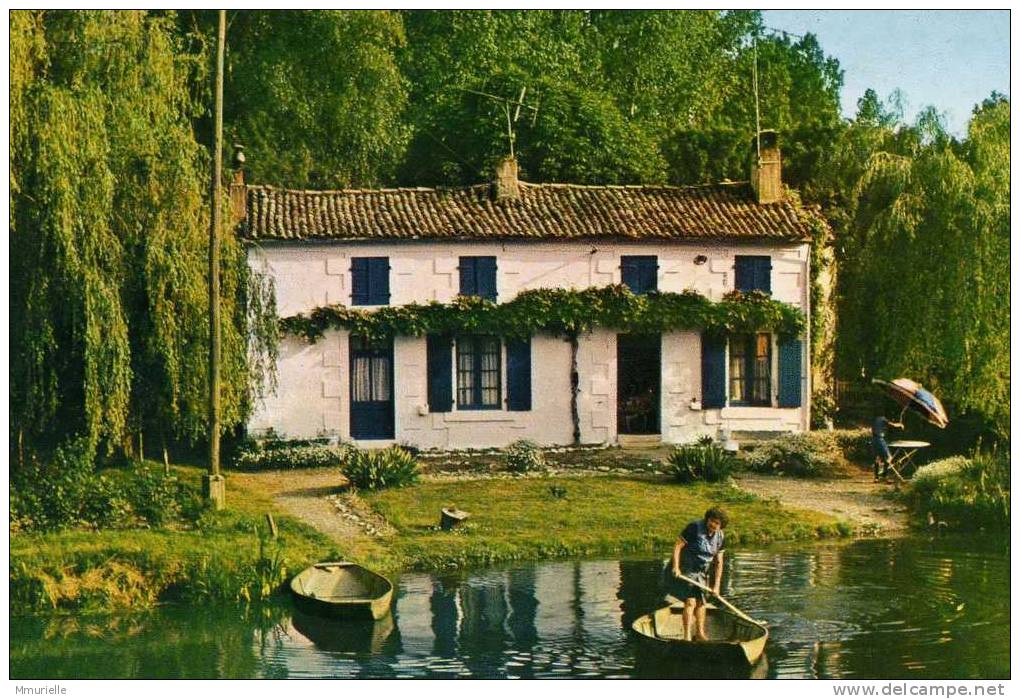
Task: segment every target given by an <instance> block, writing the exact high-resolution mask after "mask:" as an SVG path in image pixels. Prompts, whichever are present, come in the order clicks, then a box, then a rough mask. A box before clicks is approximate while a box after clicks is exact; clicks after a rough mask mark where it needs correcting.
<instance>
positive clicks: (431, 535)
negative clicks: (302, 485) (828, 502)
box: [364, 477, 851, 569]
mask: <svg viewBox="0 0 1020 699" xmlns="http://www.w3.org/2000/svg"><path fill="white" fill-rule="evenodd" d="M558 494H559V496H558ZM364 498H365V500H366V501H367V502H368V503H369V504H370V505H371V506H372V507H373V508H375V509H376V510H377V511H378V512H379V513H381V514H382V515H383V516H384V517H385V518H386V519H387V520H388V521H389V522H390V523H391V524H392V525H393V526H394V527H395V528H396V530H397V535H396V536H394V537H393V538H392V539H391V540H390V541H389V542H388V543H389V547H388V548H389V551H388V557H387V559H385V560H379V561H370V562H373V563H378V564H379V565H381V566H384V567H392V566H394V565H397V566H400V567H404V568H417V569H440V568H452V567H464V566H475V565H483V564H489V563H495V562H501V561H510V560H517V559H537V558H549V557H558V556H595V555H615V554H622V553H647V554H662V555H666V554H667V553H668V552H669V551H670V550H671V547H672V545H673V543H674V541H675V540H676V535H677V532H679V531H680V529H682V528H683V526H684V525H685V524H686V523H687V522H689V521H690V520H692V519H695V518H698V517H701V516H702V515H703V514H704V511H705V509H706V508H707V507H708V506H709V505H711V504H718V505H721V506H723V507H724V508H725V509H726V510H727V512H728V513H729V515H730V520H731V521H730V526H729V528H728V529H727V533H726V537H727V541H728V542H729V544H730V545H738V546H739V545H746V544H758V543H768V542H772V541H782V540H807V539H815V538H819V537H832V536H845V535H849V534H850V533H851V527H850V526H849V525H848V524H846V523H843V522H838V521H836V520H834V519H832V518H831V517H827V516H825V515H821V514H818V513H814V512H807V511H804V510H793V509H789V508H785V507H782V506H780V505H779V504H778V503H776V502H774V501H766V500H761V499H758V498H756V497H754V496H751V495H748V494H747V493H744V492H742V491H740V490H738V489H736V488H732V487H730V486H725V485H708V484H694V485H686V486H682V485H679V484H674V483H670V482H665V481H661V480H648V479H636V478H627V477H588V478H562V477H561V478H527V479H514V480H504V479H487V480H475V481H457V482H446V483H441V482H431V483H423V484H421V485H418V486H415V487H411V488H402V489H399V490H389V491H382V492H379V493H374V494H371V495H365V496H364ZM449 505H455V506H456V507H458V508H460V509H462V510H466V511H468V512H470V513H471V517H470V518H469V519H468V520H467V521H466V522H465V523H464V524H463V525H461V526H460V527H458V528H457V529H455V530H453V531H449V532H444V531H441V530H440V529H439V527H438V526H437V525H438V522H439V512H440V509H441V508H442V507H444V506H449Z"/></svg>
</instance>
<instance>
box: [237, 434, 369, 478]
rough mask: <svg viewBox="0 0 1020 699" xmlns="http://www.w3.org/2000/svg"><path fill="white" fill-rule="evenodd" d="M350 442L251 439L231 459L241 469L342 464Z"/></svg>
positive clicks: (348, 454) (348, 456) (256, 469)
mask: <svg viewBox="0 0 1020 699" xmlns="http://www.w3.org/2000/svg"><path fill="white" fill-rule="evenodd" d="M354 448H355V447H354V445H352V444H349V443H347V442H340V443H336V444H334V443H330V442H329V441H328V440H324V439H322V440H302V441H286V440H271V441H257V440H251V441H247V442H245V443H243V444H242V445H241V446H240V447H238V449H237V451H236V452H235V453H234V455H233V458H232V460H231V463H232V464H233V467H234V468H236V469H238V470H241V471H265V470H278V469H287V468H319V467H323V466H329V467H334V468H335V467H337V466H343V464H345V463H346V462H347V460H348V458H350V454H351V451H352V450H353V449H354Z"/></svg>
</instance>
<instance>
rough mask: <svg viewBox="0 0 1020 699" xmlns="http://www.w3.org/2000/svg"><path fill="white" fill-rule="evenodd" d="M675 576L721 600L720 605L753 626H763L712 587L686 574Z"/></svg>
mask: <svg viewBox="0 0 1020 699" xmlns="http://www.w3.org/2000/svg"><path fill="white" fill-rule="evenodd" d="M674 575H675V574H674ZM676 578H677V579H678V580H683V581H684V582H685V583H687V584H688V585H693V586H694V587H696V588H698V589H699V590H702V591H704V592H707V593H708V594H710V595H712V596H713V597H715V598H716V599H717V600H719V601H720V602H722V605H723V606H724V607H726V608H727V609H729V610H730V611H731V612H733V613H734V614H736V615H737V616H738V617H740V618H741V619H743V620H744V621H749V622H751V623H752V624H754V625H755V626H765V622H764V621H758V620H757V619H752V618H751V617H749V616H747V615H746V614H744V613H743V612H742V611H740V610H739V609H737V608H736V607H734V606H733V605H732V604H730V602H729V601H728V600H727V599H725V598H724V597H723V596H722V595H720V594H719V593H718V592H716V591H715V590H713V589H712V588H710V587H708V586H707V585H702V584H701V583H699V582H698V581H697V580H691V579H690V578H688V577H687V576H686V575H677V576H676Z"/></svg>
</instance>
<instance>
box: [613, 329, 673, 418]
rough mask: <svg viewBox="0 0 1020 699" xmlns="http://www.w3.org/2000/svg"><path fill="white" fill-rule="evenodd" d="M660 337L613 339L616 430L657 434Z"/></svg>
mask: <svg viewBox="0 0 1020 699" xmlns="http://www.w3.org/2000/svg"><path fill="white" fill-rule="evenodd" d="M661 358H662V336H661V335H617V336H616V431H617V432H618V433H619V434H659V433H660V427H659V404H660V402H661V401H660V393H661V383H662V369H661V366H662V360H661Z"/></svg>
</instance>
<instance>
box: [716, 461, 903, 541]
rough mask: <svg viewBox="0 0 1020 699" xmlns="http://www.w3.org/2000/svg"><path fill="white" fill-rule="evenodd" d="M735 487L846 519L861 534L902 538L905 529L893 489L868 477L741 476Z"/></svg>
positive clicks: (901, 510)
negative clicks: (820, 478)
mask: <svg viewBox="0 0 1020 699" xmlns="http://www.w3.org/2000/svg"><path fill="white" fill-rule="evenodd" d="M736 481H737V485H739V486H740V487H741V488H743V489H744V490H747V491H748V492H751V493H754V494H755V495H758V496H760V497H765V498H776V499H778V500H779V502H781V503H782V504H784V505H789V506H790V507H798V508H801V509H805V510H814V511H815V512H821V513H823V514H827V515H832V516H833V517H838V518H839V519H844V520H848V521H849V522H851V523H853V524H854V525H856V526H857V527H858V528H859V529H860V530H861V533H862V534H866V535H871V536H874V535H878V534H881V535H882V536H902V535H904V534H906V533H907V530H908V515H907V508H906V507H904V506H903V505H901V504H900V503H898V502H896V501H895V500H894V499H893V498H892V497H891V496H890V493H891V492H892V487H891V486H889V485H885V484H883V483H874V482H872V477H871V475H870V474H866V473H862V474H860V475H855V476H854V477H853V478H840V479H832V480H828V479H826V480H816V479H812V480H803V479H799V478H784V477H781V476H765V475H760V474H754V473H744V474H740V475H739V476H738V477H737V479H736Z"/></svg>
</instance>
